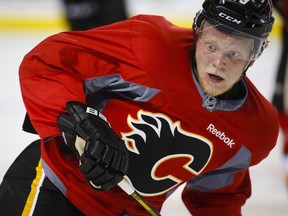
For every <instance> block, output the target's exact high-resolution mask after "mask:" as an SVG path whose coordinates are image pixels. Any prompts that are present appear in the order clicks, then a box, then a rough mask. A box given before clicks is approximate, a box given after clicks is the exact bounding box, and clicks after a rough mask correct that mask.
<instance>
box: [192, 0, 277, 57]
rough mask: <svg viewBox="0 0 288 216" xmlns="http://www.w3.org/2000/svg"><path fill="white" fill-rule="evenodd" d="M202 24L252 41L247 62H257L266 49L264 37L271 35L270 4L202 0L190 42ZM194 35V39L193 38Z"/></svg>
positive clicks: (250, 0)
mask: <svg viewBox="0 0 288 216" xmlns="http://www.w3.org/2000/svg"><path fill="white" fill-rule="evenodd" d="M204 21H208V22H209V23H210V24H212V25H213V26H215V27H216V28H218V29H219V30H221V31H223V32H225V33H227V34H231V35H237V36H240V37H245V38H251V39H253V40H254V47H253V53H252V55H251V60H255V59H256V58H258V57H259V56H260V55H261V53H262V52H263V50H264V48H265V47H266V46H267V37H268V36H269V34H270V33H271V31H272V27H273V24H274V17H273V16H272V2H271V0H204V2H203V4H202V10H200V11H199V12H198V13H197V14H196V16H195V18H194V23H193V29H194V30H195V31H194V36H193V37H194V40H197V32H199V31H201V28H202V24H203V23H204ZM195 34H196V35H195Z"/></svg>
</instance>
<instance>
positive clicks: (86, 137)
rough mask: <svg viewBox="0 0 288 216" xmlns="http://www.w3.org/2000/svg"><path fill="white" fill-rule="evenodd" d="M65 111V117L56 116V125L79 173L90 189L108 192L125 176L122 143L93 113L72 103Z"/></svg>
mask: <svg viewBox="0 0 288 216" xmlns="http://www.w3.org/2000/svg"><path fill="white" fill-rule="evenodd" d="M66 108H67V111H68V114H69V116H67V115H64V114H60V115H59V116H58V118H57V123H58V126H59V128H60V130H61V131H62V136H63V138H64V141H65V143H66V144H67V145H68V147H69V148H70V149H72V150H73V151H74V152H75V153H76V154H77V156H78V159H79V164H80V165H79V168H80V171H81V172H82V173H83V174H84V175H85V177H86V179H87V180H88V183H89V185H90V186H91V187H92V188H94V189H98V190H103V191H106V190H108V189H110V188H111V187H113V186H114V185H116V184H117V183H118V182H120V181H121V180H122V179H123V176H124V175H126V174H127V170H128V160H129V158H128V150H127V148H126V146H125V144H124V142H123V141H122V140H121V139H120V137H119V136H118V135H117V134H116V133H115V131H114V130H113V129H112V128H111V127H110V124H109V123H108V121H107V120H106V118H105V116H103V115H102V114H101V113H100V112H98V111H97V110H95V109H93V108H90V107H87V106H86V105H85V104H82V103H79V102H75V101H71V102H68V103H67V104H66Z"/></svg>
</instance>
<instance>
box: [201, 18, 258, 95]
mask: <svg viewBox="0 0 288 216" xmlns="http://www.w3.org/2000/svg"><path fill="white" fill-rule="evenodd" d="M252 46H253V40H251V39H247V38H240V37H232V36H231V35H227V34H225V33H223V32H221V31H219V30H218V29H217V28H215V27H212V26H211V25H210V24H209V23H207V22H205V24H204V27H203V31H202V32H201V34H200V35H199V39H198V41H197V44H196V62H197V77H198V80H199V83H200V85H201V87H202V88H203V90H204V91H205V92H206V93H208V94H210V95H213V96H217V95H221V94H223V93H225V92H227V91H228V90H229V89H231V88H232V86H233V85H234V84H235V83H236V82H237V81H238V80H239V79H240V78H241V76H242V74H243V71H244V70H245V69H246V67H247V65H248V64H249V62H250V61H251V60H249V59H250V56H251V54H250V53H251V52H250V51H251V48H252Z"/></svg>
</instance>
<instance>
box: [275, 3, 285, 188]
mask: <svg viewBox="0 0 288 216" xmlns="http://www.w3.org/2000/svg"><path fill="white" fill-rule="evenodd" d="M273 3H274V5H275V8H276V9H277V11H278V12H279V14H280V15H281V17H282V18H283V22H282V28H281V43H282V46H281V55H280V61H279V65H278V71H277V76H276V85H275V89H274V94H273V99H272V103H273V104H274V105H275V107H276V108H277V110H278V118H279V122H280V127H281V130H282V132H283V133H282V134H283V140H284V142H283V154H284V170H285V178H286V179H285V181H286V184H287V185H288V98H287V96H288V95H287V92H288V68H287V65H288V61H287V60H288V1H284V0H277V1H276V0H275V1H273Z"/></svg>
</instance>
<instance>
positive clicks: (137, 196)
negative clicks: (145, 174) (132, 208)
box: [118, 176, 161, 216]
mask: <svg viewBox="0 0 288 216" xmlns="http://www.w3.org/2000/svg"><path fill="white" fill-rule="evenodd" d="M118 186H119V187H121V189H122V190H123V191H125V192H126V193H127V194H128V195H129V196H132V197H133V198H134V199H135V200H136V201H137V202H138V203H139V204H140V205H141V206H142V207H143V208H144V209H145V210H146V211H147V212H149V213H150V215H152V216H161V215H160V214H159V213H158V212H157V211H156V210H155V209H154V208H153V207H152V206H151V205H150V204H149V203H148V202H147V201H146V200H145V199H144V198H143V197H142V196H141V195H140V194H139V193H138V192H137V191H136V190H135V189H134V188H133V187H132V185H131V184H130V183H129V181H128V180H127V177H126V176H124V178H123V180H122V181H121V182H119V183H118Z"/></svg>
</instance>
